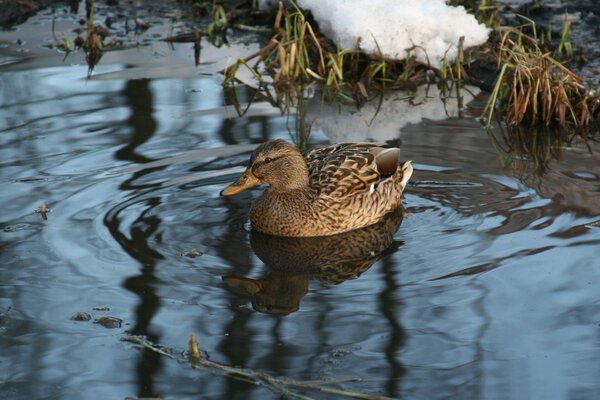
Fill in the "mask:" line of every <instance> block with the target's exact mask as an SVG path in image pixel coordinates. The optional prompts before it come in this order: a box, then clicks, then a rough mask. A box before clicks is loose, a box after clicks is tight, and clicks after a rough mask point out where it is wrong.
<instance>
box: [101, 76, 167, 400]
mask: <svg viewBox="0 0 600 400" xmlns="http://www.w3.org/2000/svg"><path fill="white" fill-rule="evenodd" d="M149 85H150V81H149V80H147V79H142V80H131V81H128V82H127V84H126V85H125V88H124V89H123V91H122V92H121V94H122V96H123V98H124V99H125V100H126V102H127V104H128V105H129V109H130V110H131V114H130V116H129V118H128V119H127V120H126V122H125V123H126V125H127V126H129V127H130V129H131V131H130V132H131V134H130V135H129V137H130V140H129V141H128V143H127V144H126V145H125V146H123V147H122V148H121V149H119V150H117V151H116V152H115V157H116V158H117V159H119V160H127V161H131V162H134V163H145V162H150V161H152V160H151V159H149V158H147V157H145V156H142V155H140V154H138V153H137V151H136V149H137V148H138V147H139V146H141V145H142V144H144V143H146V142H147V141H148V140H150V139H151V138H152V137H153V136H154V134H155V131H156V126H157V123H156V121H155V120H154V118H153V96H152V92H151V90H150V88H149ZM151 172H153V170H146V171H139V172H136V173H134V174H133V175H132V177H131V178H130V179H128V180H126V181H124V182H123V183H122V184H121V190H127V191H131V190H136V189H138V188H136V185H135V184H133V182H135V181H136V180H137V179H139V178H141V177H142V176H144V175H146V174H149V173H151ZM160 204H161V201H160V198H157V197H150V198H145V197H144V195H143V193H142V194H141V195H139V194H138V195H136V196H134V197H133V198H132V199H129V200H127V201H126V202H125V203H121V204H119V205H117V206H116V207H115V208H113V209H112V210H110V211H109V212H107V213H106V215H105V217H104V224H105V225H106V227H107V228H108V230H109V231H110V232H111V235H112V236H113V238H114V239H115V240H116V241H117V242H118V243H119V245H120V246H121V248H122V249H123V250H124V251H125V252H126V253H127V254H129V255H130V256H131V257H132V258H134V259H135V260H137V261H138V262H139V264H140V269H141V271H140V274H139V275H131V276H130V277H129V278H127V279H126V280H125V281H124V282H123V288H124V289H125V290H128V291H130V292H132V293H135V294H136V295H137V296H138V297H139V303H138V305H137V306H136V307H135V317H136V318H135V320H134V321H133V327H132V328H130V329H128V331H129V332H130V333H132V334H134V335H143V336H146V337H148V338H149V339H150V340H152V341H155V342H160V338H161V336H160V335H159V334H158V333H157V332H155V331H154V330H153V329H152V320H153V319H154V317H155V316H156V314H157V312H158V311H159V309H160V298H159V297H158V295H157V294H156V293H155V291H154V283H155V282H156V277H155V276H154V273H155V268H156V262H157V261H158V260H161V259H163V258H164V257H163V256H162V255H161V254H160V253H159V252H158V251H156V250H155V249H153V248H152V246H151V244H150V240H151V238H152V237H153V235H154V234H155V233H156V232H157V230H158V229H159V226H160V224H161V222H162V220H161V218H160V217H159V216H158V215H156V214H154V213H153V210H154V208H155V207H157V206H158V205H160ZM131 206H137V207H141V208H142V209H143V211H141V212H140V213H139V215H138V216H137V218H136V219H135V221H133V222H132V223H130V224H129V225H123V221H122V220H121V218H120V215H119V213H120V211H122V210H124V209H126V208H127V207H131ZM125 230H127V231H128V232H126V231H125ZM161 361H162V360H161V359H160V356H159V355H158V354H157V353H155V352H152V351H148V350H145V349H144V350H142V357H140V360H139V362H138V367H137V379H138V396H139V397H155V396H156V395H157V394H156V392H155V389H154V375H155V374H156V373H157V371H158V370H159V369H160V366H161Z"/></svg>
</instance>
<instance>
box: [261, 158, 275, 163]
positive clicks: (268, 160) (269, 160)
mask: <svg viewBox="0 0 600 400" xmlns="http://www.w3.org/2000/svg"><path fill="white" fill-rule="evenodd" d="M271 161H273V159H272V158H271V157H267V158H265V159H264V161H263V162H264V163H265V164H266V163H270V162H271Z"/></svg>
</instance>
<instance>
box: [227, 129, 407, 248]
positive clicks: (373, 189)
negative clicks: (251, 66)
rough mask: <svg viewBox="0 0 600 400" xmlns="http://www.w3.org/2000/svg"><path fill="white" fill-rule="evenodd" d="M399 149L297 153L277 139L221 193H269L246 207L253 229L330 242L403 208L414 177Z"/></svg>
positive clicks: (339, 147)
mask: <svg viewBox="0 0 600 400" xmlns="http://www.w3.org/2000/svg"><path fill="white" fill-rule="evenodd" d="M399 159H400V149H399V148H397V147H390V148H386V147H385V146H384V145H381V144H374V143H341V144H334V145H329V146H325V147H319V148H315V149H310V150H308V151H304V152H300V151H299V150H298V149H297V148H296V146H294V145H293V144H291V143H289V142H287V141H285V140H282V139H275V140H270V141H267V142H265V143H263V144H261V145H260V146H258V147H257V148H256V149H255V150H254V152H253V153H252V155H251V156H250V161H249V163H248V167H247V168H246V170H245V171H244V172H243V173H242V175H241V176H240V177H239V178H238V179H237V180H236V181H235V182H233V183H231V184H230V185H228V186H227V187H226V188H225V189H223V190H222V191H221V195H222V196H233V195H236V194H238V193H240V192H242V191H244V190H246V189H249V188H251V187H253V186H256V185H259V184H263V183H264V184H267V185H268V187H266V188H265V190H264V191H263V192H262V194H261V195H260V196H259V197H258V198H257V199H256V200H255V201H254V202H253V203H252V205H251V206H250V223H251V226H252V229H254V230H256V231H258V232H263V233H267V234H270V235H275V236H289V237H314V236H331V235H336V234H339V233H343V232H348V231H352V230H355V229H360V228H363V227H366V226H369V225H373V224H375V223H377V222H378V221H380V220H381V219H382V218H383V217H384V216H385V215H386V214H388V213H390V212H392V211H394V210H395V209H397V208H398V207H399V206H400V205H401V200H402V194H403V192H404V189H405V187H406V185H407V183H408V181H409V179H410V177H411V176H412V172H413V168H412V163H411V161H410V160H409V161H405V162H404V163H402V164H401V165H400V164H399Z"/></svg>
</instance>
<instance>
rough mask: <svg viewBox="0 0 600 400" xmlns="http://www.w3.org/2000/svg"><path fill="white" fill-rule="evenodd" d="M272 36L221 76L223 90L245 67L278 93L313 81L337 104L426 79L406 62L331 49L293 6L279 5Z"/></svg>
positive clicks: (423, 70) (424, 69)
mask: <svg viewBox="0 0 600 400" xmlns="http://www.w3.org/2000/svg"><path fill="white" fill-rule="evenodd" d="M274 31H275V34H274V35H273V37H272V38H271V39H270V41H269V42H268V44H267V45H266V46H265V47H263V48H262V49H261V50H260V51H258V52H256V53H254V54H252V55H250V56H248V57H246V58H244V59H240V60H238V61H237V62H236V63H235V64H234V65H232V66H230V67H228V68H227V69H226V70H225V71H224V75H225V80H224V84H225V85H229V84H233V83H235V82H237V81H238V80H237V72H238V70H239V69H240V68H241V67H245V68H248V69H249V70H250V71H251V72H252V74H253V75H254V77H255V78H256V79H257V80H258V81H259V82H261V83H265V82H267V80H268V81H269V83H273V85H274V86H275V87H277V88H278V89H283V90H295V88H297V87H298V86H305V85H306V84H308V83H312V82H318V83H320V84H322V86H323V89H324V90H325V91H330V92H335V95H336V96H337V97H338V98H339V99H341V100H348V101H352V102H356V101H357V100H358V101H359V102H361V101H364V100H366V99H367V98H368V92H369V90H371V89H372V88H378V89H381V88H389V87H394V88H414V87H416V86H417V85H418V84H420V83H422V82H424V81H425V80H426V79H427V73H426V72H427V69H428V68H427V67H425V66H423V65H421V64H418V63H416V62H414V61H413V60H411V59H409V60H408V61H402V62H398V61H393V60H386V59H385V58H384V57H383V56H382V55H381V54H375V55H367V54H365V53H363V52H361V51H358V50H355V49H339V48H336V47H335V45H334V44H333V43H332V42H331V41H330V40H328V39H327V38H325V37H323V36H321V35H320V34H319V33H318V32H317V31H316V30H315V29H314V28H313V26H312V25H311V23H310V22H309V21H308V20H307V19H306V18H305V16H304V14H303V13H302V12H301V11H300V10H299V9H298V8H295V7H294V6H292V8H290V9H285V7H284V6H283V5H281V4H280V7H279V10H278V12H277V15H276V18H275V23H274ZM250 62H253V64H252V65H250Z"/></svg>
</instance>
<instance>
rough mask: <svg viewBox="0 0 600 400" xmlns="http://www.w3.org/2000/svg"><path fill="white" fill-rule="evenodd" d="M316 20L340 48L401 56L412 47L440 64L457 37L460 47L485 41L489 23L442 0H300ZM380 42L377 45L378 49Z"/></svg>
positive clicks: (450, 54)
mask: <svg viewBox="0 0 600 400" xmlns="http://www.w3.org/2000/svg"><path fill="white" fill-rule="evenodd" d="M298 5H299V6H300V7H301V8H303V9H308V10H310V11H311V12H312V14H313V16H314V17H315V19H316V20H317V22H318V23H319V27H320V28H321V31H322V32H323V33H324V34H325V35H327V36H329V37H330V38H331V39H332V40H334V41H335V42H337V43H338V44H339V46H341V47H343V48H356V46H357V44H358V47H359V48H360V49H361V50H362V51H365V52H367V53H373V54H375V53H379V51H381V53H382V54H383V55H384V56H385V57H386V58H388V59H394V60H402V59H404V58H406V57H407V50H408V49H411V48H413V47H414V46H418V47H417V48H415V49H414V50H413V52H412V53H411V55H414V56H415V57H416V58H417V60H419V61H421V62H423V63H427V62H429V63H430V64H431V65H432V66H433V67H436V68H439V66H440V61H441V60H442V59H443V58H444V57H447V58H448V59H449V60H454V59H455V58H456V54H457V46H458V41H459V38H460V37H461V36H464V37H465V42H464V47H465V48H466V47H471V46H477V45H480V44H482V43H484V42H485V41H486V40H487V38H488V35H489V33H490V29H488V28H486V27H485V26H484V25H482V24H479V23H478V22H477V20H476V19H475V17H474V16H473V15H471V14H469V13H467V11H466V10H465V9H464V7H451V6H448V5H447V4H446V3H445V1H444V0H391V1H390V0H370V1H364V0H298ZM378 48H379V50H378Z"/></svg>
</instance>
